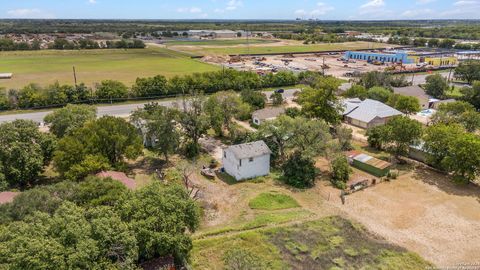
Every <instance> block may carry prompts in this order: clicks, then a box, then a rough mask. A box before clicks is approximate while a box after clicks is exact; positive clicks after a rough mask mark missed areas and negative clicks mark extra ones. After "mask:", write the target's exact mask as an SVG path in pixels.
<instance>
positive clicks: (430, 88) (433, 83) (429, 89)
mask: <svg viewBox="0 0 480 270" xmlns="http://www.w3.org/2000/svg"><path fill="white" fill-rule="evenodd" d="M426 81H427V82H426V84H425V92H426V93H427V94H428V95H430V96H432V97H435V98H443V97H444V96H445V92H446V91H447V90H448V82H447V79H445V78H444V77H443V76H442V75H440V74H435V75H430V76H427V78H426Z"/></svg>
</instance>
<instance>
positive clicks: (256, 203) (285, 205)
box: [248, 193, 300, 210]
mask: <svg viewBox="0 0 480 270" xmlns="http://www.w3.org/2000/svg"><path fill="white" fill-rule="evenodd" d="M248 206H250V208H252V209H260V210H280V209H289V208H296V207H299V206H300V205H299V204H298V203H297V201H295V200H294V199H293V198H292V197H290V196H288V195H285V194H280V193H262V194H260V195H258V196H257V197H255V198H253V199H252V200H251V201H250V202H249V203H248Z"/></svg>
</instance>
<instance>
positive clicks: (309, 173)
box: [282, 151, 317, 188]
mask: <svg viewBox="0 0 480 270" xmlns="http://www.w3.org/2000/svg"><path fill="white" fill-rule="evenodd" d="M282 169H283V181H284V182H285V183H286V184H288V185H291V186H293V187H296V188H308V187H312V186H313V185H314V183H315V177H316V175H317V169H316V168H315V162H314V161H313V159H311V158H309V157H305V156H302V154H301V153H300V152H299V151H296V152H295V153H294V154H293V155H291V156H290V158H289V159H288V160H287V162H286V163H285V164H284V165H283V167H282Z"/></svg>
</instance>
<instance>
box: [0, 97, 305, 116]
mask: <svg viewBox="0 0 480 270" xmlns="http://www.w3.org/2000/svg"><path fill="white" fill-rule="evenodd" d="M297 91H301V89H288V90H285V93H283V98H284V99H292V98H293V97H294V93H295V92H297ZM263 93H265V94H266V95H267V97H270V95H271V94H272V93H273V91H264V92H263ZM151 102H157V103H158V104H160V105H162V106H165V107H171V106H173V105H174V104H175V103H181V99H177V100H169V101H149V102H143V103H136V104H122V105H109V106H98V107H97V116H98V117H102V116H105V115H109V116H118V117H128V116H130V114H131V113H132V112H133V111H135V110H137V109H139V108H143V107H144V106H145V104H147V103H151ZM51 112H52V111H42V112H33V113H22V114H6V115H0V123H3V122H11V121H15V120H18V119H24V120H33V121H35V122H37V123H42V122H43V119H44V118H45V116H46V115H47V114H49V113H51Z"/></svg>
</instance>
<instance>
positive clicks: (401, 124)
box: [367, 116, 423, 159]
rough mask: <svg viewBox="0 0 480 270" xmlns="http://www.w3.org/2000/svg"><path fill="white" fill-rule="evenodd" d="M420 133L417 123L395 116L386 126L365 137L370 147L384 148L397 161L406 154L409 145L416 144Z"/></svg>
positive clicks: (420, 126)
mask: <svg viewBox="0 0 480 270" xmlns="http://www.w3.org/2000/svg"><path fill="white" fill-rule="evenodd" d="M422 132H423V130H422V125H421V124H420V123H419V122H418V121H416V120H412V119H410V118H409V117H407V116H395V117H393V118H392V119H391V120H390V121H388V123H387V124H386V125H384V126H377V127H375V128H373V129H371V130H369V131H368V133H367V136H368V137H369V138H368V140H369V144H370V145H375V146H380V147H383V148H386V149H387V150H388V151H389V152H390V153H392V154H393V155H394V156H395V157H396V158H397V159H399V157H400V156H402V155H407V154H408V151H409V147H410V145H413V144H416V143H418V141H419V140H420V138H421V136H422ZM370 137H372V138H370Z"/></svg>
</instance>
